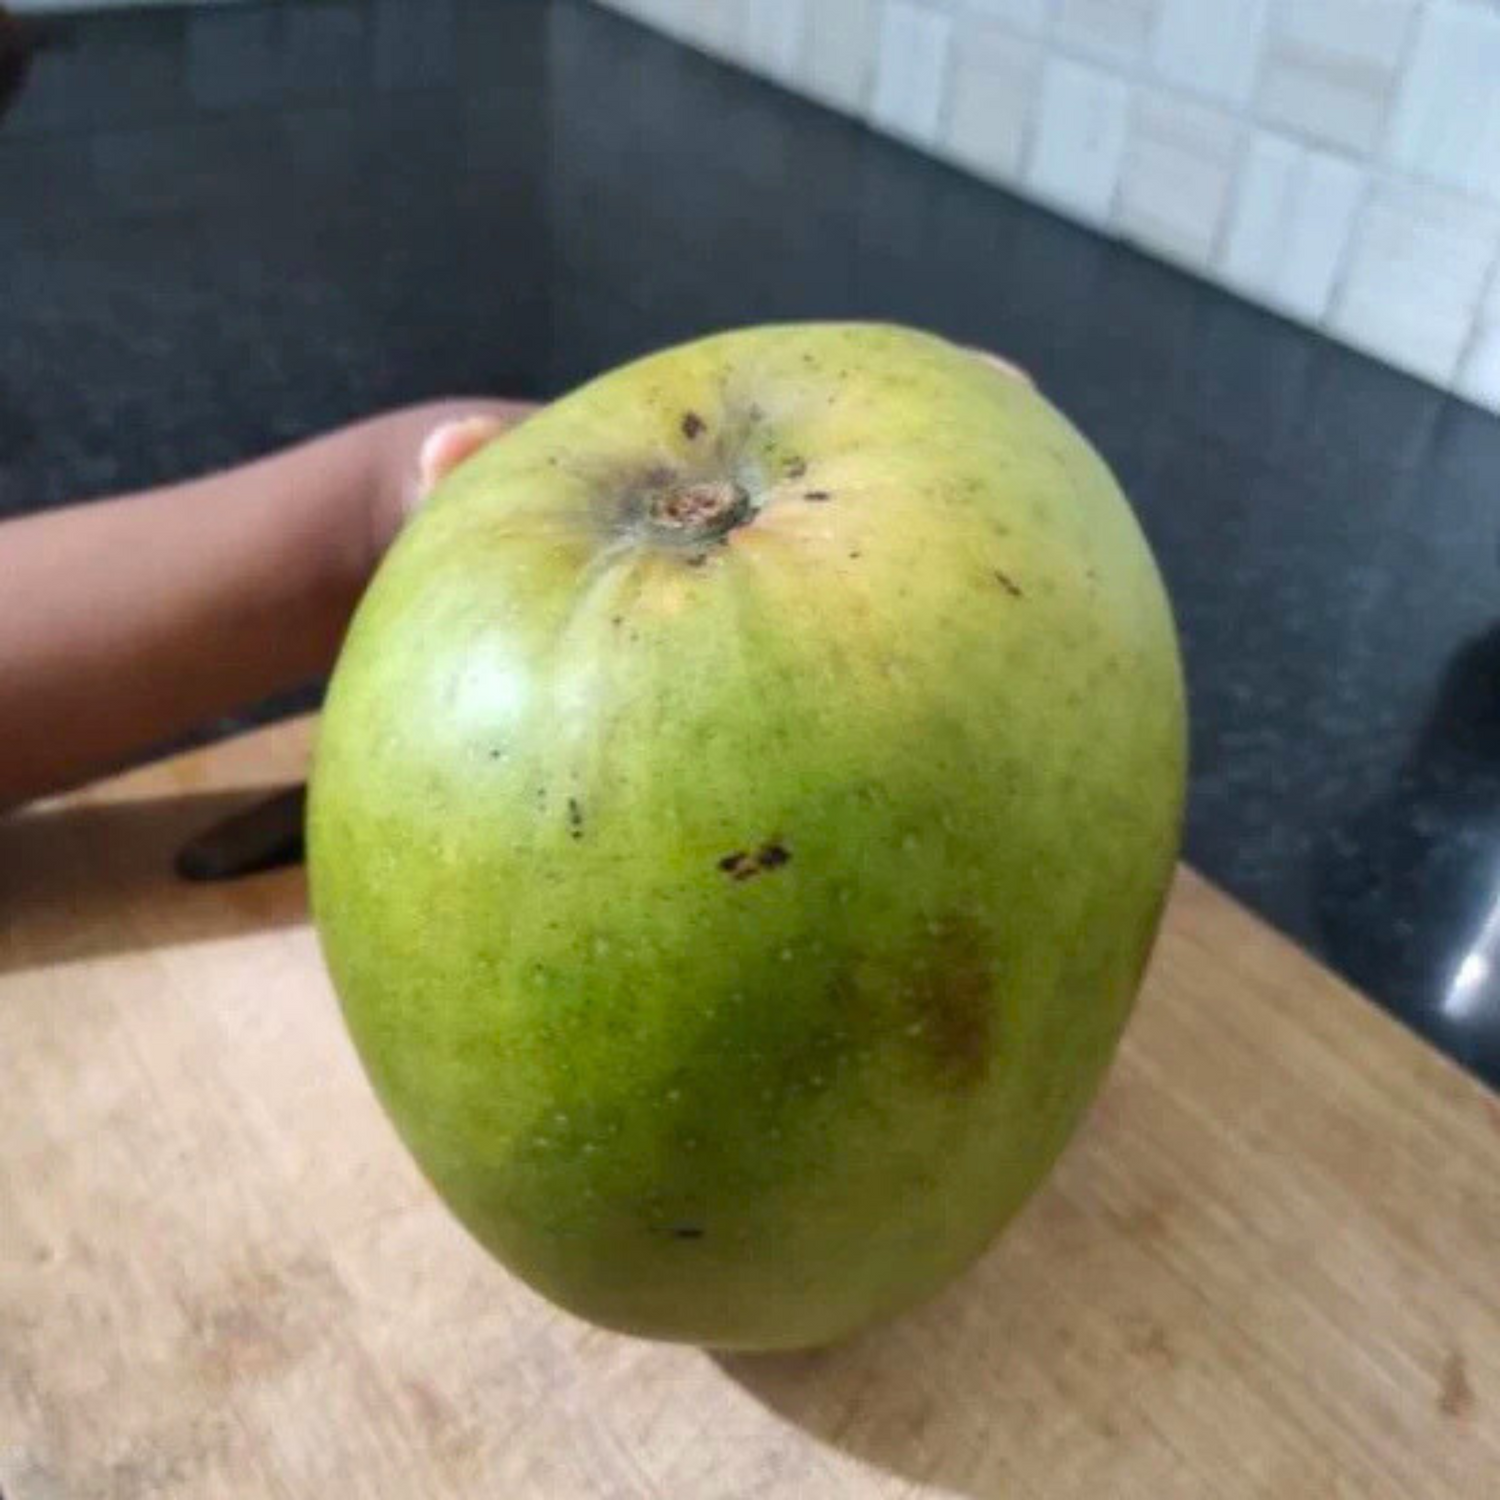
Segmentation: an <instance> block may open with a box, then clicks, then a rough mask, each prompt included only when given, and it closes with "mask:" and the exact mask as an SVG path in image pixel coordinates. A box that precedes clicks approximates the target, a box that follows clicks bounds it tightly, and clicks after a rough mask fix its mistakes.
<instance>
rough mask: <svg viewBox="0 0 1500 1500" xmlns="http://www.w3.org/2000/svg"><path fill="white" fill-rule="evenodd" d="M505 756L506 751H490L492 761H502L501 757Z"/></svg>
mask: <svg viewBox="0 0 1500 1500" xmlns="http://www.w3.org/2000/svg"><path fill="white" fill-rule="evenodd" d="M504 754H505V752H504V751H503V750H500V749H492V750H491V751H490V759H491V760H499V759H500V757H501V756H502V755H504Z"/></svg>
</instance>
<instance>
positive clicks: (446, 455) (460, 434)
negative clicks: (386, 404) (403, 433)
mask: <svg viewBox="0 0 1500 1500" xmlns="http://www.w3.org/2000/svg"><path fill="white" fill-rule="evenodd" d="M500 430H501V424H500V423H499V422H498V421H496V420H495V418H494V417H481V416H473V417H456V418H454V420H453V421H451V422H443V423H440V424H439V425H438V426H437V427H434V428H433V429H432V431H431V432H429V433H428V434H427V436H426V437H425V438H423V439H422V447H421V451H420V452H419V453H418V455H417V486H418V489H419V491H420V493H421V495H422V496H423V497H424V498H425V497H426V496H427V494H428V493H429V492H430V491H431V490H432V488H433V486H434V485H436V484H437V483H438V482H439V481H440V480H442V479H445V478H446V477H447V476H448V475H449V474H451V473H452V472H453V470H454V469H456V468H457V467H458V466H459V465H460V464H461V463H462V462H463V461H464V460H465V459H466V458H468V457H470V456H471V455H472V454H474V453H476V452H477V451H478V450H479V449H480V448H482V447H484V445H485V444H486V443H487V442H489V440H490V439H491V438H493V437H496V436H497V435H498V434H499V432H500Z"/></svg>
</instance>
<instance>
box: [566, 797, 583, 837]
mask: <svg viewBox="0 0 1500 1500" xmlns="http://www.w3.org/2000/svg"><path fill="white" fill-rule="evenodd" d="M568 833H569V835H570V836H571V837H573V838H575V839H581V838H582V837H583V806H582V804H581V803H580V802H579V801H578V798H577V797H569V798H568Z"/></svg>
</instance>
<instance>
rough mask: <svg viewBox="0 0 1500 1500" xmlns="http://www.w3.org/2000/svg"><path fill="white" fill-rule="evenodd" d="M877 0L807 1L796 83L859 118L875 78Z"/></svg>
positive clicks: (805, 90) (878, 31)
mask: <svg viewBox="0 0 1500 1500" xmlns="http://www.w3.org/2000/svg"><path fill="white" fill-rule="evenodd" d="M880 10H881V7H880V0H811V3H810V4H809V5H808V8H807V30H806V35H805V36H804V38H803V43H802V65H801V67H800V69H799V70H798V74H797V78H798V82H799V84H800V86H801V87H802V89H803V91H804V92H806V93H808V94H811V95H812V97H813V98H814V99H818V100H820V101H821V102H822V103H824V104H831V105H832V106H833V107H834V108H835V109H842V110H844V111H845V112H847V113H849V114H862V113H863V112H864V108H865V105H866V103H867V101H868V100H869V97H870V84H871V80H872V79H873V78H874V76H875V44H876V40H877V38H878V37H879V35H880Z"/></svg>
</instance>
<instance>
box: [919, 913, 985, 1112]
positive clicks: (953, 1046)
mask: <svg viewBox="0 0 1500 1500" xmlns="http://www.w3.org/2000/svg"><path fill="white" fill-rule="evenodd" d="M929 934H930V941H929V942H928V944H927V945H926V946H925V947H924V949H923V950H922V951H921V953H920V954H919V956H918V958H917V961H916V963H915V964H914V965H913V968H912V971H911V974H910V977H909V979H908V982H907V987H906V988H907V994H908V996H909V997H910V999H909V1003H910V1006H911V1015H912V1019H911V1023H910V1034H911V1035H912V1037H913V1039H914V1040H915V1041H916V1042H917V1043H918V1045H919V1046H920V1047H921V1049H922V1051H923V1052H925V1053H926V1055H927V1058H928V1061H929V1062H930V1064H931V1065H932V1067H933V1068H934V1070H935V1071H936V1072H937V1073H938V1075H939V1076H940V1077H941V1078H942V1079H943V1081H944V1082H945V1083H948V1084H949V1085H951V1086H952V1087H954V1088H972V1087H973V1086H974V1085H975V1084H977V1083H978V1082H979V1081H980V1080H981V1079H982V1078H983V1077H984V1075H985V1074H986V1073H987V1072H988V1071H989V1065H990V1053H991V1050H992V1046H993V1037H992V1035H991V1031H992V1021H991V1010H990V1005H991V996H992V992H993V988H994V986H993V981H992V978H991V975H990V969H989V965H988V963H987V962H986V959H985V945H984V941H983V938H982V936H981V934H980V933H979V931H978V930H977V929H976V928H975V927H974V926H973V924H972V923H970V922H968V921H966V920H965V919H963V918H958V917H954V918H950V919H948V920H947V921H945V922H937V923H934V924H932V925H931V927H930V928H929Z"/></svg>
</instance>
